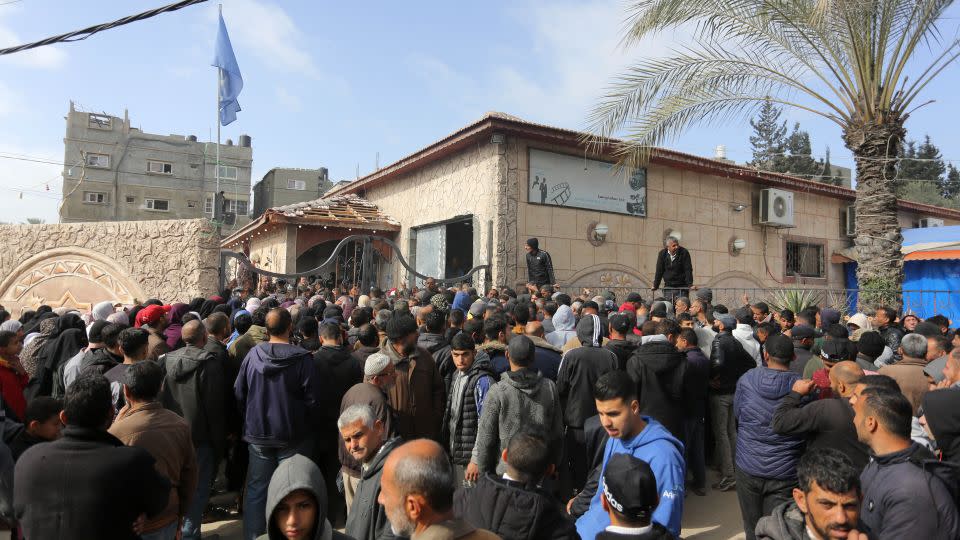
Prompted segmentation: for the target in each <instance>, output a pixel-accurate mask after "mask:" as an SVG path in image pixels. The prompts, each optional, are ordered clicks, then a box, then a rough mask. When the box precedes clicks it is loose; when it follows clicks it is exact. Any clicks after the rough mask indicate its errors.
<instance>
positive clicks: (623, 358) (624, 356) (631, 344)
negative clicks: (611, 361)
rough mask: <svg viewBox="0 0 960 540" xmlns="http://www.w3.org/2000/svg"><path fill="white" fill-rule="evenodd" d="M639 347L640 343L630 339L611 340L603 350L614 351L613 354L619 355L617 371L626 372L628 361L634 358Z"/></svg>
mask: <svg viewBox="0 0 960 540" xmlns="http://www.w3.org/2000/svg"><path fill="white" fill-rule="evenodd" d="M638 346H640V344H639V343H637V342H635V341H631V340H629V339H611V340H608V341H607V342H606V343H605V344H604V345H603V348H604V349H610V350H611V351H613V354H615V355H617V369H619V370H621V371H626V369H627V361H628V360H630V357H631V356H633V352H634V351H636V350H637V347H638Z"/></svg>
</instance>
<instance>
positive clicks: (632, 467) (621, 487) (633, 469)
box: [597, 454, 673, 540]
mask: <svg viewBox="0 0 960 540" xmlns="http://www.w3.org/2000/svg"><path fill="white" fill-rule="evenodd" d="M659 502H660V498H659V496H658V495H657V479H656V478H655V477H654V475H653V471H652V470H651V469H650V465H648V464H647V462H646V461H643V460H642V459H638V458H636V457H634V456H632V455H630V454H614V455H613V456H612V457H611V458H610V461H609V462H608V463H607V468H606V471H604V474H603V495H602V496H601V497H600V504H601V505H602V506H603V509H604V510H606V512H607V514H608V515H609V516H610V525H608V526H607V528H606V530H604V531H601V532H600V533H599V534H597V540H615V539H625V540H626V539H629V540H656V539H672V538H673V535H672V534H670V532H669V531H667V529H665V528H664V527H663V525H660V524H659V523H654V522H653V521H651V519H652V516H653V511H654V510H656V508H657V504H659Z"/></svg>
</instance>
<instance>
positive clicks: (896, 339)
mask: <svg viewBox="0 0 960 540" xmlns="http://www.w3.org/2000/svg"><path fill="white" fill-rule="evenodd" d="M878 331H879V332H880V337H882V338H883V342H884V343H885V344H886V345H887V347H890V350H891V351H893V357H894V358H896V359H897V360H900V352H899V349H900V340H902V339H903V336H904V335H905V334H904V332H903V328H900V326H899V325H896V324H888V325H887V326H884V327H883V328H881V329H880V330H878Z"/></svg>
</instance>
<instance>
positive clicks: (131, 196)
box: [127, 195, 137, 204]
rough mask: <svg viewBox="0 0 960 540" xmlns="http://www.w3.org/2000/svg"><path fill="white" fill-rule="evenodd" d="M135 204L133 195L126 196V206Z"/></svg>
mask: <svg viewBox="0 0 960 540" xmlns="http://www.w3.org/2000/svg"><path fill="white" fill-rule="evenodd" d="M135 202H137V198H136V197H134V196H133V195H127V204H133V203H135Z"/></svg>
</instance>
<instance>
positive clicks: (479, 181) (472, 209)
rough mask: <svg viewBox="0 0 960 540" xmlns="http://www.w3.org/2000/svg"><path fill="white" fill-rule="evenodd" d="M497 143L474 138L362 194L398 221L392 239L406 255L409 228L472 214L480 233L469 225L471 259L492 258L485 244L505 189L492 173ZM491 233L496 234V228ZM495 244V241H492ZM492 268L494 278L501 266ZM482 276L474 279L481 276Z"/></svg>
mask: <svg viewBox="0 0 960 540" xmlns="http://www.w3.org/2000/svg"><path fill="white" fill-rule="evenodd" d="M502 146H504V145H503V144H491V143H488V142H483V143H479V144H474V145H472V146H469V147H467V148H465V149H464V150H462V151H460V152H457V153H455V154H454V155H452V156H451V157H447V158H444V159H441V160H439V161H437V162H435V163H432V164H430V165H428V166H426V167H423V168H422V169H419V170H417V171H415V172H413V173H411V174H409V175H406V176H404V177H401V178H396V179H392V180H390V181H389V182H387V183H385V184H382V185H379V186H374V187H371V188H369V189H367V190H366V193H365V194H364V197H365V198H367V199H368V200H370V201H371V202H373V203H375V204H376V205H377V206H378V207H380V210H382V211H383V212H384V213H385V214H387V215H389V216H390V217H392V218H393V219H395V220H397V221H398V222H400V223H401V224H403V229H402V230H401V231H400V233H399V235H398V237H397V239H396V242H397V245H399V246H400V248H401V249H402V250H403V252H404V255H405V256H407V255H409V248H410V237H411V234H410V229H411V228H414V227H419V226H423V225H430V224H433V223H437V222H440V221H444V220H448V219H451V218H454V217H457V216H466V215H472V216H473V217H474V226H475V227H479V229H480V231H479V234H478V231H477V230H476V229H475V230H474V246H473V263H474V265H479V264H484V263H487V262H492V263H495V262H496V261H491V260H490V259H491V254H490V253H488V249H487V246H488V243H489V241H490V235H491V234H492V233H491V230H490V225H489V223H490V222H491V221H497V222H499V221H500V220H498V219H497V217H498V206H499V210H500V211H502V210H503V208H504V207H503V206H502V205H499V201H500V197H501V196H504V195H505V194H500V193H499V192H498V189H497V186H498V183H499V182H498V180H497V179H498V178H499V177H500V175H501V174H503V172H504V170H505V168H506V164H505V163H504V160H505V158H504V157H503V155H502V154H501V153H500V152H501V151H502V150H501V148H500V147H502ZM514 200H515V199H514ZM495 226H502V224H500V225H495ZM495 237H496V238H499V234H497V235H495ZM494 249H495V250H499V247H498V246H497V245H495V247H494ZM493 268H494V277H493V279H494V281H496V280H497V279H498V278H497V269H498V268H500V267H498V266H497V265H496V264H494V267H493ZM402 270H403V269H402V266H401V265H399V264H395V265H394V276H393V281H392V283H393V284H394V285H395V284H397V283H399V280H401V279H403V274H404V272H402ZM501 271H505V269H501ZM484 278H485V276H479V278H478V279H479V280H481V282H482V280H483V279H484Z"/></svg>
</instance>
